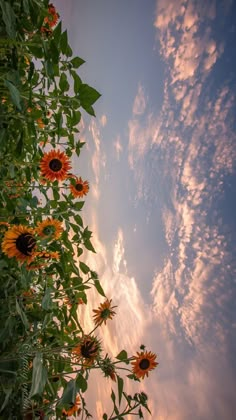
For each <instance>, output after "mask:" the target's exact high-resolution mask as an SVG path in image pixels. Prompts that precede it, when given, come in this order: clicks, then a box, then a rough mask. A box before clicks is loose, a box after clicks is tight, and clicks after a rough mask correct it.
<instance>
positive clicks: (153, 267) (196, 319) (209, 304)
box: [54, 0, 236, 420]
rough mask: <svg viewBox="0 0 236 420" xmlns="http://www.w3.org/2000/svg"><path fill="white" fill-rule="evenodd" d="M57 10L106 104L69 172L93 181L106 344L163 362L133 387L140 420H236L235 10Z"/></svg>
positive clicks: (95, 261)
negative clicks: (110, 314)
mask: <svg viewBox="0 0 236 420" xmlns="http://www.w3.org/2000/svg"><path fill="white" fill-rule="evenodd" d="M54 5H55V6H56V8H57V10H58V12H59V13H60V15H61V18H62V21H63V25H64V28H65V29H67V30H68V37H69V41H70V44H71V47H72V50H73V53H74V55H79V56H80V57H82V58H83V59H84V60H85V61H86V63H85V64H84V65H83V66H82V67H81V68H80V69H78V74H79V75H80V77H81V78H82V80H83V81H84V82H85V83H88V84H89V85H91V86H93V87H94V88H96V89H97V90H98V91H99V92H100V93H101V94H102V96H101V98H100V99H99V100H98V102H97V103H96V104H95V113H96V118H92V117H88V116H86V115H85V114H83V120H82V122H81V123H80V125H79V129H80V137H79V138H80V140H82V141H86V146H85V147H84V148H83V150H82V153H81V156H80V158H79V159H77V158H75V159H74V162H73V165H74V168H73V169H74V172H75V173H76V174H78V175H79V176H82V178H83V179H88V180H89V182H90V192H89V195H88V198H86V203H85V207H84V210H83V213H82V216H83V217H84V219H85V220H86V223H87V224H88V226H89V228H90V229H91V230H92V231H93V244H94V247H95V249H96V251H97V253H96V255H94V254H92V253H90V254H88V255H87V256H86V261H85V262H87V264H88V265H89V266H90V267H91V268H93V269H94V270H95V271H97V272H98V274H99V277H100V281H101V283H102V285H103V288H104V290H105V291H106V294H107V296H108V297H109V298H112V299H113V300H112V302H113V303H114V304H115V305H118V308H117V314H116V317H115V318H114V319H113V320H112V321H111V322H110V324H108V325H107V326H104V327H101V337H102V339H103V341H104V346H105V348H106V349H107V351H109V352H110V353H111V354H112V355H113V356H115V355H116V354H118V352H119V351H120V350H122V348H125V349H126V350H127V351H128V352H129V354H130V355H132V354H135V353H136V351H137V350H138V349H139V346H140V345H141V344H145V345H146V346H147V349H148V350H150V351H153V352H155V353H156V354H157V356H158V362H159V366H158V368H157V369H156V370H155V371H153V372H151V373H150V376H149V378H148V379H145V380H144V381H142V382H141V384H138V388H137V386H136V384H135V391H137V390H139V391H145V392H147V394H148V395H149V401H150V408H151V410H152V417H150V416H146V417H145V418H147V419H149V418H152V419H154V420H164V419H166V420H167V419H168V420H189V418H194V420H213V419H214V420H222V419H224V420H233V419H234V418H235V414H234V413H235V412H236V400H235V389H236V359H235V354H236V335H235V329H236V309H235V299H236V287H235V274H236V262H235V261H236V258H235V257H236V246H235V244H236V219H235V214H236V199H235V185H236V159H235V158H236V131H235V128H236V118H235V110H236V101H235V98H236V96H235V95H236V74H235V65H236V49H235V39H236V33H235V31H236V3H235V2H234V1H233V0H224V1H217V0H205V1H204V2H203V1H200V0H196V1H194V0H156V1H154V0H146V1H144V0H119V1H116V0H97V1H94V0H67V1H66V2H65V1H64V0H55V1H54ZM101 301H102V300H101ZM101 301H100V300H99V298H97V297H96V296H95V293H93V292H91V296H90V299H89V303H88V305H87V307H86V310H85V311H84V312H83V313H81V317H82V318H83V320H84V322H85V325H86V326H87V328H88V331H89V328H90V327H91V329H92V320H91V314H92V309H93V308H96V305H98V304H99V303H100V302H101ZM94 305H95V306H94ZM95 379H96V380H94V381H93V380H92V381H91V385H90V391H89V392H90V394H88V395H89V396H90V398H89V402H88V407H89V408H90V410H91V412H93V414H94V417H95V418H97V419H100V418H101V414H102V413H103V412H104V411H107V406H108V404H109V403H108V398H107V395H108V394H109V393H110V390H111V385H112V384H111V383H110V382H109V381H107V380H106V379H105V378H102V377H99V378H97V377H96V378H95ZM132 386H133V383H131V381H130V382H129V383H127V387H128V392H130V393H131V392H133V389H134V388H132Z"/></svg>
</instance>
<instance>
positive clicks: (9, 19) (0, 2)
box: [0, 0, 16, 38]
mask: <svg viewBox="0 0 236 420" xmlns="http://www.w3.org/2000/svg"><path fill="white" fill-rule="evenodd" d="M0 6H1V9H2V19H3V22H4V23H5V25H6V31H7V33H8V35H9V37H10V38H15V37H16V27H15V26H16V16H15V13H14V10H13V9H12V7H11V4H10V2H6V1H4V0H0Z"/></svg>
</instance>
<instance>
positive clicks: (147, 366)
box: [139, 359, 150, 370]
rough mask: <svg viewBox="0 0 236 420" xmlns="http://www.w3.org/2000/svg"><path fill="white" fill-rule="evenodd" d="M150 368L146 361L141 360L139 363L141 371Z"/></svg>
mask: <svg viewBox="0 0 236 420" xmlns="http://www.w3.org/2000/svg"><path fill="white" fill-rule="evenodd" d="M149 366H150V362H149V360H148V359H142V360H141V362H140V363H139V367H140V369H142V370H146V369H148V368H149Z"/></svg>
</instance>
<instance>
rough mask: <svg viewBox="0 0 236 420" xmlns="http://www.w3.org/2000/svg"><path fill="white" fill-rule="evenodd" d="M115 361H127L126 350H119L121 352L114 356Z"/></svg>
mask: <svg viewBox="0 0 236 420" xmlns="http://www.w3.org/2000/svg"><path fill="white" fill-rule="evenodd" d="M116 359H118V360H122V361H123V360H127V359H128V354H127V351H126V350H121V352H120V353H119V354H118V355H117V356H116Z"/></svg>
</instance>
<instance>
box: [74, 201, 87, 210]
mask: <svg viewBox="0 0 236 420" xmlns="http://www.w3.org/2000/svg"><path fill="white" fill-rule="evenodd" d="M83 206H84V201H77V203H74V205H73V207H74V209H75V210H76V211H80V210H82V208H83Z"/></svg>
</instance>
